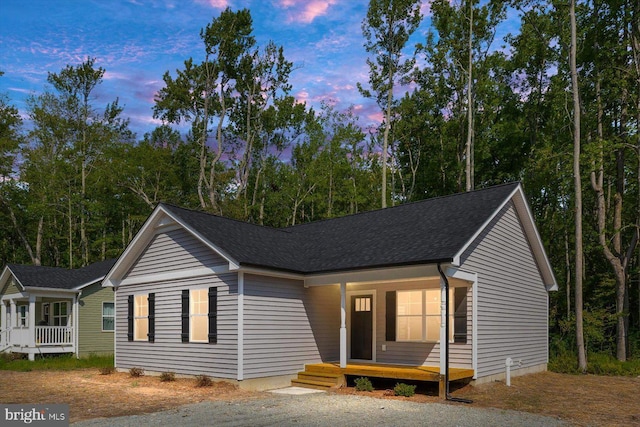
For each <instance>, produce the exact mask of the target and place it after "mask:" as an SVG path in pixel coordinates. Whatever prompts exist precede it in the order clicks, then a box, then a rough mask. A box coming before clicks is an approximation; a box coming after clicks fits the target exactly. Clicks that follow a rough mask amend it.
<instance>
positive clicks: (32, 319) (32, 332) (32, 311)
mask: <svg viewBox="0 0 640 427" xmlns="http://www.w3.org/2000/svg"><path fill="white" fill-rule="evenodd" d="M27 316H29V317H28V319H29V320H28V321H27V330H28V331H29V347H30V348H31V350H30V351H29V360H34V359H35V354H34V353H33V352H32V351H35V348H36V296H35V295H33V294H30V295H29V312H28V313H27Z"/></svg>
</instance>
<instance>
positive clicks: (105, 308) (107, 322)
mask: <svg viewBox="0 0 640 427" xmlns="http://www.w3.org/2000/svg"><path fill="white" fill-rule="evenodd" d="M115 317H116V316H115V305H114V303H112V302H103V303H102V331H103V332H112V331H113V330H114V326H115Z"/></svg>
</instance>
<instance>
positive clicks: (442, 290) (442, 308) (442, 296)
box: [440, 277, 447, 375]
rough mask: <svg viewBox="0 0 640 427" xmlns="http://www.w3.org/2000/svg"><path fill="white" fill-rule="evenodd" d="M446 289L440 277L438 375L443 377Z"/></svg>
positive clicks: (445, 343) (445, 366) (445, 336)
mask: <svg viewBox="0 0 640 427" xmlns="http://www.w3.org/2000/svg"><path fill="white" fill-rule="evenodd" d="M446 310H447V289H446V285H445V283H444V280H442V277H441V278H440V375H444V374H445V371H446V370H447V365H446V363H445V358H446V355H445V353H446V351H447V350H446V345H447V341H446V340H447V332H446V329H445V328H446V325H447V313H446Z"/></svg>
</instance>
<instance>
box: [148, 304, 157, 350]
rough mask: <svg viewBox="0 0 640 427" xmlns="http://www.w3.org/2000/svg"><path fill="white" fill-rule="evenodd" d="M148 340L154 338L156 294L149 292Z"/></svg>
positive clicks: (150, 340)
mask: <svg viewBox="0 0 640 427" xmlns="http://www.w3.org/2000/svg"><path fill="white" fill-rule="evenodd" d="M148 301H149V333H147V337H149V342H155V340H156V294H149V298H148Z"/></svg>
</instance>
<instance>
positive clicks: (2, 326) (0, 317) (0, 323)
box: [0, 301, 9, 351]
mask: <svg viewBox="0 0 640 427" xmlns="http://www.w3.org/2000/svg"><path fill="white" fill-rule="evenodd" d="M8 330H9V326H8V325H7V304H6V303H5V302H4V301H0V347H1V348H0V351H2V350H3V349H4V347H5V340H8V339H9V332H8ZM2 331H5V332H4V333H2ZM7 344H8V343H7Z"/></svg>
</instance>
